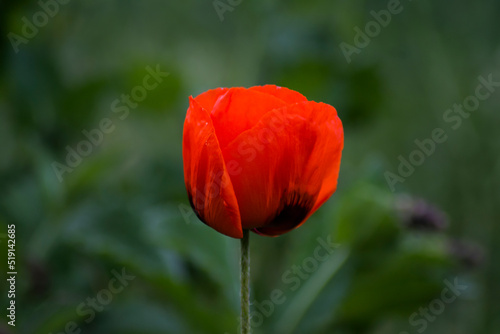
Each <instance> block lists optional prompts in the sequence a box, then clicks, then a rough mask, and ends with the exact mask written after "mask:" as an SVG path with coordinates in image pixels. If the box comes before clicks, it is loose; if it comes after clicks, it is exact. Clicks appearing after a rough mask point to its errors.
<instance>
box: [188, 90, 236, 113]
mask: <svg viewBox="0 0 500 334" xmlns="http://www.w3.org/2000/svg"><path fill="white" fill-rule="evenodd" d="M228 90H229V88H215V89H210V90H207V91H206V92H204V93H201V94H200V95H198V96H196V97H195V98H194V99H195V100H196V102H198V104H199V105H200V106H201V107H202V108H203V109H205V110H206V111H208V113H209V114H210V112H211V111H212V109H213V108H214V104H215V102H217V100H218V99H219V97H221V96H222V95H224V94H225V93H226V92H227V91H228Z"/></svg>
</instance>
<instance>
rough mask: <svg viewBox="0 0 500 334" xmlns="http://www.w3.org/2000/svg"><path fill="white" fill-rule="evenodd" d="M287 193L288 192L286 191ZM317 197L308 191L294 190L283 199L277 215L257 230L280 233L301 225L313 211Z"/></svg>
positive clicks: (273, 233)
mask: <svg viewBox="0 0 500 334" xmlns="http://www.w3.org/2000/svg"><path fill="white" fill-rule="evenodd" d="M285 193H286V192H285ZM315 201H316V197H313V196H311V195H309V194H308V193H299V192H297V191H293V192H291V193H289V194H288V195H287V196H286V197H284V198H282V200H281V206H280V207H281V208H280V210H279V211H278V213H277V214H276V216H275V217H274V218H273V219H271V221H270V222H269V223H268V224H266V225H265V226H263V227H260V228H257V229H256V230H257V231H259V232H261V233H263V234H269V235H279V234H281V233H283V232H285V231H288V230H291V229H293V228H295V227H296V226H297V225H299V224H300V223H301V222H302V221H303V220H304V218H306V217H307V215H308V214H309V212H311V210H312V208H313V206H314V203H315Z"/></svg>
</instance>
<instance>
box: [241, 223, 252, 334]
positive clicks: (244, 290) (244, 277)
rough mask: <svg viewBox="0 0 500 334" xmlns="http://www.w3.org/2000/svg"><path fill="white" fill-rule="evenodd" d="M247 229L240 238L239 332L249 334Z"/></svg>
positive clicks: (248, 248) (248, 250) (248, 251)
mask: <svg viewBox="0 0 500 334" xmlns="http://www.w3.org/2000/svg"><path fill="white" fill-rule="evenodd" d="M249 235H250V233H249V231H248V230H243V238H242V239H241V262H240V264H241V334H250V247H249Z"/></svg>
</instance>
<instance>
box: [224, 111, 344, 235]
mask: <svg viewBox="0 0 500 334" xmlns="http://www.w3.org/2000/svg"><path fill="white" fill-rule="evenodd" d="M337 119H338V117H337V112H336V110H335V109H334V108H333V107H332V106H329V105H326V104H323V103H316V102H303V103H298V104H294V105H289V106H286V107H283V108H280V109H276V110H273V111H271V112H269V113H267V114H266V115H265V116H264V117H262V119H261V120H260V121H259V122H258V123H257V124H256V125H255V126H254V127H253V128H252V129H250V130H247V131H245V132H243V133H241V134H240V135H239V136H238V137H237V138H236V139H235V140H234V141H232V142H231V143H230V144H229V145H228V146H227V147H226V148H224V149H223V150H222V153H223V156H224V160H225V161H226V165H227V164H232V165H234V166H238V169H237V171H238V173H233V174H231V173H230V177H231V180H232V184H233V188H234V192H235V194H236V197H237V199H238V206H239V209H240V216H241V222H242V226H243V228H253V229H255V231H256V232H257V233H261V234H265V235H271V236H275V235H279V234H282V233H285V232H287V231H289V230H291V229H294V228H296V227H298V226H300V225H301V224H302V223H303V222H304V221H305V220H306V219H307V218H308V217H309V216H310V215H311V214H312V213H313V212H314V211H315V210H316V209H317V207H319V206H317V203H318V200H319V198H320V196H321V200H322V201H324V200H326V198H327V197H326V196H328V194H330V192H332V188H334V187H335V186H336V176H337V174H338V167H337V165H338V164H339V163H340V152H341V150H342V142H343V141H341V140H339V136H340V137H342V136H343V132H342V129H341V124H340V121H337ZM339 124H340V129H339V128H338V126H339ZM332 164H333V166H332ZM332 169H333V170H332ZM326 175H328V177H329V181H328V184H326V183H324V182H323V178H324V177H325V176H326Z"/></svg>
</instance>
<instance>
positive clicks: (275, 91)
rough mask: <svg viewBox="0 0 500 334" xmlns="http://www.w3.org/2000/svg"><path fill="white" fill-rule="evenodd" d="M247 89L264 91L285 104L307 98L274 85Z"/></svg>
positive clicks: (302, 100)
mask: <svg viewBox="0 0 500 334" xmlns="http://www.w3.org/2000/svg"><path fill="white" fill-rule="evenodd" d="M249 90H253V91H257V92H261V93H266V94H269V95H272V96H274V97H277V98H278V99H281V100H283V101H285V102H286V103H287V104H292V103H299V102H306V101H307V98H306V97H305V96H304V95H302V94H300V93H299V92H296V91H294V90H291V89H288V88H286V87H280V86H276V85H265V86H254V87H250V88H249Z"/></svg>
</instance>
